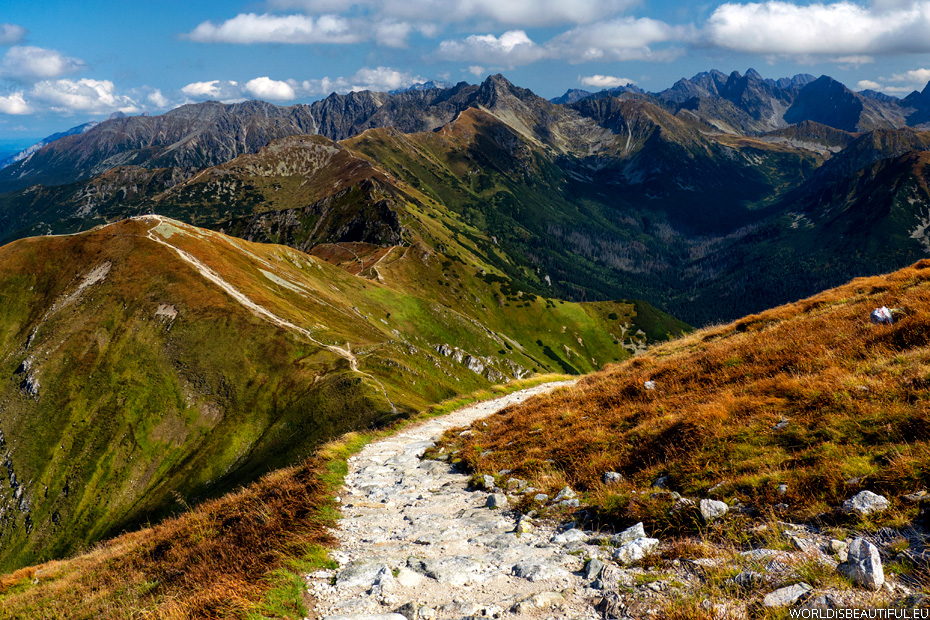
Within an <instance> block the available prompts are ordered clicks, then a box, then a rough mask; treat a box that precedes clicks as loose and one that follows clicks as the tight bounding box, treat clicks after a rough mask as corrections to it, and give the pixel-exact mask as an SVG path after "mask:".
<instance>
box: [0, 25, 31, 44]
mask: <svg viewBox="0 0 930 620" xmlns="http://www.w3.org/2000/svg"><path fill="white" fill-rule="evenodd" d="M25 36H26V29H25V28H23V27H22V26H19V25H17V24H0V45H16V44H17V43H19V42H20V41H22V40H23V38H24V37H25Z"/></svg>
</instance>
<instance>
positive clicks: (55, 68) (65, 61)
mask: <svg viewBox="0 0 930 620" xmlns="http://www.w3.org/2000/svg"><path fill="white" fill-rule="evenodd" d="M83 68H84V61H82V60H79V59H77V58H71V57H70V56H64V55H63V54H61V53H60V52H58V51H55V50H50V49H45V48H42V47H33V46H31V45H24V46H19V45H17V46H15V47H11V48H10V49H9V50H7V52H6V54H4V56H3V60H2V61H0V77H5V78H10V79H13V80H17V81H21V82H32V81H37V80H47V79H52V78H57V77H61V76H63V75H68V74H69V73H74V72H76V71H80V70H81V69H83Z"/></svg>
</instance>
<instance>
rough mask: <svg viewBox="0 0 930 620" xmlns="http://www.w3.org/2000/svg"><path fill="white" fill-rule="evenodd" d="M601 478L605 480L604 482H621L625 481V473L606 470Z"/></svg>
mask: <svg viewBox="0 0 930 620" xmlns="http://www.w3.org/2000/svg"><path fill="white" fill-rule="evenodd" d="M601 479H602V480H603V481H604V484H619V483H621V482H623V474H621V473H618V472H615V471H607V472H604V475H603V477H602V478H601Z"/></svg>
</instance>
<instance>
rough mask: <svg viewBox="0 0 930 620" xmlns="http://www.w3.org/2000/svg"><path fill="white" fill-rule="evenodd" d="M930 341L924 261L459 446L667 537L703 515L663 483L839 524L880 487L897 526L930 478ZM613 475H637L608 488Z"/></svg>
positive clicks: (669, 355) (675, 347) (593, 378)
mask: <svg viewBox="0 0 930 620" xmlns="http://www.w3.org/2000/svg"><path fill="white" fill-rule="evenodd" d="M883 305H884V306H888V307H890V308H898V309H900V310H901V311H902V313H901V315H900V317H901V318H900V319H899V320H898V321H897V322H896V323H895V324H893V325H873V324H871V323H870V321H869V313H870V312H871V311H872V310H873V309H874V308H876V307H878V306H883ZM928 342H930V261H921V262H919V263H916V264H915V265H913V266H911V267H909V268H906V269H903V270H901V271H898V272H895V273H893V274H890V275H886V276H877V277H871V278H860V279H857V280H853V281H852V282H851V283H849V284H847V285H845V286H842V287H839V288H836V289H832V290H829V291H826V292H824V293H822V294H820V295H817V296H815V297H812V298H809V299H805V300H802V301H799V302H796V303H793V304H788V305H785V306H781V307H778V308H775V309H772V310H769V311H767V312H763V313H760V314H756V315H751V316H747V317H745V318H743V319H741V320H739V321H736V322H734V323H731V324H729V325H725V326H716V327H711V328H707V329H703V330H701V331H698V332H695V333H694V334H692V335H690V336H687V337H685V338H682V339H679V340H676V341H673V342H670V343H667V344H661V345H658V346H655V347H653V348H651V349H650V350H649V351H648V352H646V353H645V354H643V355H641V356H639V357H636V358H634V359H631V360H628V361H626V362H623V363H620V364H616V365H612V366H609V367H607V368H606V369H605V370H604V371H602V372H599V373H596V374H594V375H590V376H588V377H587V378H585V379H583V380H582V381H581V382H580V383H579V384H577V386H576V387H574V388H572V389H565V390H561V391H559V392H556V393H554V394H553V395H551V396H549V397H545V398H539V399H535V400H534V401H531V402H530V403H527V404H524V405H522V406H519V407H513V408H510V409H508V410H506V411H504V412H502V414H500V415H497V416H495V417H494V418H493V419H490V420H488V421H487V426H486V427H485V426H483V425H476V426H475V427H474V428H473V429H472V431H473V432H472V434H470V435H468V436H463V437H459V436H458V433H450V434H449V435H448V436H447V440H446V443H447V444H448V447H453V449H458V450H459V452H458V453H457V455H456V456H457V457H458V458H460V459H461V460H463V461H464V462H465V463H466V464H467V465H468V466H469V467H470V468H472V469H473V470H474V471H476V472H478V473H481V474H494V475H497V474H498V472H500V471H501V470H508V469H509V470H511V473H509V474H508V475H509V476H516V477H521V478H527V479H529V480H530V484H532V485H533V486H535V487H537V488H540V489H542V490H544V491H546V492H550V493H551V492H556V491H557V490H558V489H559V488H560V487H561V486H562V485H564V484H568V485H571V486H572V487H573V488H574V489H576V490H578V491H583V492H584V493H585V501H586V503H588V504H589V505H590V506H592V507H594V508H596V512H597V514H598V516H599V517H600V518H601V519H604V520H607V521H612V522H616V524H617V525H622V524H624V523H629V522H633V521H636V520H645V521H647V522H648V523H650V524H651V525H652V527H653V529H654V531H656V533H663V532H664V533H673V532H674V531H689V530H691V531H693V529H694V528H696V527H698V526H699V523H700V521H699V519H695V518H694V514H693V511H688V510H684V511H680V512H679V513H672V514H670V508H671V506H672V505H673V502H674V500H673V498H670V497H668V496H667V495H666V496H662V495H659V496H658V497H653V494H654V492H655V491H656V489H651V490H650V487H651V486H652V484H653V483H654V482H655V481H656V480H657V479H658V478H659V477H660V476H668V481H667V484H668V487H669V489H670V490H672V491H677V492H679V493H681V494H682V495H684V496H686V497H692V498H695V499H697V498H703V497H714V498H717V499H723V500H725V501H727V502H728V503H730V504H731V505H733V504H734V503H737V502H742V503H743V504H744V505H746V506H747V507H748V509H749V512H752V511H753V509H755V510H757V511H758V514H760V515H764V514H772V511H773V510H774V511H777V512H778V514H780V515H782V516H790V517H793V518H801V519H805V518H806V519H810V518H813V517H817V516H824V515H828V514H833V516H834V517H836V518H840V517H839V516H838V515H836V513H835V511H834V509H835V508H836V507H837V506H838V505H839V504H841V503H842V502H843V501H844V500H845V499H847V498H848V497H850V496H851V495H853V494H854V493H856V492H858V491H859V490H862V489H870V490H873V491H875V492H879V493H882V494H885V495H888V496H889V497H891V498H892V503H893V508H894V510H892V511H891V512H890V514H886V515H885V516H884V517H883V518H884V519H894V518H901V517H903V516H905V515H904V514H903V513H902V512H901V511H900V510H899V509H900V508H901V506H902V503H901V502H898V501H895V499H894V498H895V497H896V496H899V495H900V494H902V493H907V492H913V491H916V490H918V489H920V488H923V487H926V486H927V484H928V482H930V406H928V405H930V391H928V386H930V346H928ZM647 381H653V382H655V388H654V389H646V388H645V386H644V384H645V382H647ZM453 444H454V445H453ZM607 471H616V472H620V473H622V474H623V476H624V482H623V483H621V484H614V485H612V486H606V485H604V484H603V482H602V476H603V474H604V472H607ZM780 485H786V487H787V491H786V492H783V493H781V492H779V486H780ZM782 491H784V488H783V489H782ZM525 503H526V504H527V507H528V506H529V505H530V504H531V503H532V502H531V501H530V500H529V498H527V500H526V501H525Z"/></svg>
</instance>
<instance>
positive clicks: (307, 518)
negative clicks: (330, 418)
mask: <svg viewBox="0 0 930 620" xmlns="http://www.w3.org/2000/svg"><path fill="white" fill-rule="evenodd" d="M321 472H322V469H321V463H320V462H319V461H308V462H306V463H304V464H303V465H300V466H296V467H291V468H288V469H283V470H279V471H276V472H274V473H272V474H269V475H267V476H265V477H264V478H262V479H261V480H260V481H258V482H256V483H254V484H252V485H250V486H248V487H246V488H244V489H242V490H240V491H238V492H236V493H232V494H229V495H227V496H224V497H223V498H221V499H218V500H215V501H211V502H207V503H205V504H202V505H201V506H199V507H197V508H196V509H194V510H193V511H191V512H188V513H186V514H184V515H182V516H179V517H176V518H173V519H169V520H166V521H165V522H163V523H161V524H159V525H157V526H155V527H152V528H148V529H145V530H141V531H139V532H134V533H130V534H126V535H124V536H121V537H119V538H116V539H114V540H112V541H109V542H106V543H103V544H101V545H99V546H98V547H97V548H95V549H94V550H92V551H91V552H89V553H87V554H84V555H81V556H78V557H77V558H75V559H73V560H69V561H61V562H51V563H49V564H44V565H41V566H37V567H30V568H26V569H22V570H20V571H17V572H15V573H13V574H12V575H7V576H4V577H2V578H0V618H4V619H5V618H30V619H44V618H55V619H65V618H67V619H71V618H75V619H77V618H126V619H129V618H132V619H136V618H139V619H142V618H146V619H147V618H153V619H154V618H157V619H159V620H161V619H165V620H169V619H187V618H233V617H236V618H239V617H244V616H246V615H247V614H249V613H252V612H257V611H259V608H258V606H257V605H256V602H257V601H260V600H261V599H262V596H263V593H264V592H265V591H266V590H268V589H269V588H270V587H271V586H272V576H273V572H274V571H275V570H277V569H281V568H285V567H286V566H285V564H286V563H285V561H284V560H285V558H293V557H303V556H306V555H307V554H308V553H311V552H312V550H313V549H314V547H316V546H319V545H324V544H326V543H328V542H329V541H330V535H329V533H328V530H327V527H326V526H327V524H328V523H331V515H330V514H329V513H328V512H327V499H326V498H327V487H326V484H325V483H324V481H323V477H322V475H321ZM34 579H37V580H38V583H37V584H36V583H34V582H33V580H34Z"/></svg>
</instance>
